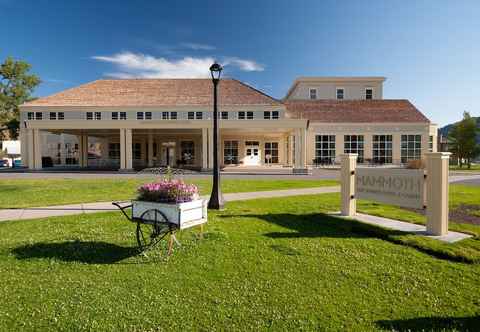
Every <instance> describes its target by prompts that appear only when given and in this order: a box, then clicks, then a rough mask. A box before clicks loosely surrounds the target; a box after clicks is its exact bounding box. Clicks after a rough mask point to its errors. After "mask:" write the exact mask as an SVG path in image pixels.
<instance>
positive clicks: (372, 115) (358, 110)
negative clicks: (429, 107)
mask: <svg viewBox="0 0 480 332" xmlns="http://www.w3.org/2000/svg"><path fill="white" fill-rule="evenodd" d="M285 105H286V107H287V117H289V118H293V119H308V120H310V121H317V122H326V123H332V122H338V123H342V122H343V123H352V122H358V123H381V122H383V123H391V122H398V123H430V120H429V119H428V118H427V117H426V116H425V115H423V114H422V113H421V112H420V111H419V110H418V109H417V108H416V107H415V106H413V105H412V103H410V102H409V101H408V100H406V99H399V100H393V99H380V100H314V101H305V100H289V101H286V102H285Z"/></svg>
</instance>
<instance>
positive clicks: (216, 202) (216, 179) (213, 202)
mask: <svg viewBox="0 0 480 332" xmlns="http://www.w3.org/2000/svg"><path fill="white" fill-rule="evenodd" d="M222 69H223V68H222V66H220V65H219V64H218V63H216V62H215V63H214V64H213V65H212V66H211V67H210V73H211V74H212V82H213V186H212V194H211V195H210V200H209V201H208V208H209V209H213V210H220V209H222V208H223V204H224V203H223V195H222V190H221V189H220V167H219V165H218V136H219V135H218V134H219V128H218V106H217V86H218V83H219V82H220V75H221V73H222Z"/></svg>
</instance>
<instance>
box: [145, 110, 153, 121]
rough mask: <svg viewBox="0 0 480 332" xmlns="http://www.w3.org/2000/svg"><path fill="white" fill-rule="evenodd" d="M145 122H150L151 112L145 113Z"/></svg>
mask: <svg viewBox="0 0 480 332" xmlns="http://www.w3.org/2000/svg"><path fill="white" fill-rule="evenodd" d="M145 120H152V112H145Z"/></svg>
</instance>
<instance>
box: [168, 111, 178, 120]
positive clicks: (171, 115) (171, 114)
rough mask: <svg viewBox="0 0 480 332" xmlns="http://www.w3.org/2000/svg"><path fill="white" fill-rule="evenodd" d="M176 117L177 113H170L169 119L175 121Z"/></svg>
mask: <svg viewBox="0 0 480 332" xmlns="http://www.w3.org/2000/svg"><path fill="white" fill-rule="evenodd" d="M177 115H178V113H177V112H170V119H171V120H177Z"/></svg>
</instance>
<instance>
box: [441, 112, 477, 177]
mask: <svg viewBox="0 0 480 332" xmlns="http://www.w3.org/2000/svg"><path fill="white" fill-rule="evenodd" d="M477 132H478V128H477V123H476V120H475V118H472V117H471V116H470V113H468V112H464V113H463V119H462V121H460V122H457V123H456V124H454V125H453V128H452V129H451V130H450V132H449V134H448V144H449V150H450V152H452V154H453V156H454V157H455V158H456V159H457V160H458V162H459V163H460V167H462V166H463V164H464V163H466V164H467V165H468V168H470V166H471V162H472V160H473V159H474V158H475V157H476V156H478V155H479V153H480V147H479V146H478V144H477V142H476V136H477Z"/></svg>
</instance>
